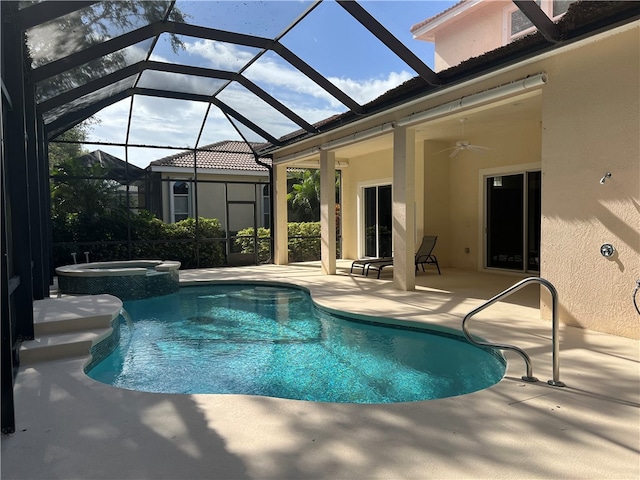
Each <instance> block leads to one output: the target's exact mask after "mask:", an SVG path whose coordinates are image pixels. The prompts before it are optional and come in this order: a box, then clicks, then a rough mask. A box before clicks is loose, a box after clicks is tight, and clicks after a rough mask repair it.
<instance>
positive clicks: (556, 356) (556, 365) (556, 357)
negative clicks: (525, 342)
mask: <svg viewBox="0 0 640 480" xmlns="http://www.w3.org/2000/svg"><path fill="white" fill-rule="evenodd" d="M530 283H538V284H540V285H543V286H544V287H546V288H547V290H549V293H550V294H551V300H552V305H551V319H552V320H551V329H552V338H551V340H552V345H553V379H552V380H548V381H547V383H548V384H549V385H552V386H554V387H564V386H565V384H564V383H563V382H561V381H560V343H559V342H560V340H559V338H558V315H557V313H558V291H557V290H556V288H555V287H554V286H553V284H552V283H551V282H549V281H548V280H546V279H544V278H541V277H528V278H525V279H524V280H521V281H519V282H518V283H516V284H514V285H512V286H511V287H509V288H507V289H506V290H504V291H503V292H500V293H499V294H497V295H496V296H494V297H492V298H490V299H489V300H487V301H486V302H484V303H483V304H482V305H480V306H479V307H477V308H475V309H473V310H471V311H470V312H469V313H467V315H466V316H465V317H464V319H463V320H462V333H463V334H464V336H465V337H466V339H467V340H468V341H469V342H470V343H472V344H474V345H477V346H480V347H490V348H499V349H501V350H513V351H515V352H517V353H518V354H520V355H521V356H522V358H523V359H524V361H525V364H526V366H527V374H526V375H525V376H522V377H521V378H522V380H524V381H525V382H537V381H538V379H537V378H536V377H534V376H533V365H532V363H531V358H530V357H529V355H527V353H526V352H525V351H524V350H522V349H521V348H519V347H516V346H515V345H506V344H500V343H488V342H479V341H477V340H475V339H474V338H473V337H472V336H471V334H469V331H468V329H467V321H468V320H469V319H470V318H471V317H473V316H474V315H475V314H477V313H479V312H481V311H482V310H484V309H485V308H487V307H489V306H491V305H493V304H494V303H496V302H498V301H499V300H502V299H503V298H505V297H508V296H509V295H511V294H512V293H515V292H517V291H518V290H520V289H521V288H523V287H525V286H527V285H529V284H530Z"/></svg>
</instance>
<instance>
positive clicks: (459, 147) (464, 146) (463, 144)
mask: <svg viewBox="0 0 640 480" xmlns="http://www.w3.org/2000/svg"><path fill="white" fill-rule="evenodd" d="M466 122H467V119H466V118H461V119H460V124H461V125H462V137H464V124H465V123H466ZM448 150H452V152H451V153H450V154H449V158H453V157H455V156H457V155H458V154H459V153H460V152H462V151H463V150H471V151H474V152H476V153H479V154H480V155H484V154H485V153H487V151H488V150H490V148H488V147H482V146H480V145H473V144H471V143H469V141H468V140H458V141H457V142H456V146H455V147H452V148H445V149H444V150H440V151H439V152H436V153H434V155H435V154H438V153H442V152H446V151H448Z"/></svg>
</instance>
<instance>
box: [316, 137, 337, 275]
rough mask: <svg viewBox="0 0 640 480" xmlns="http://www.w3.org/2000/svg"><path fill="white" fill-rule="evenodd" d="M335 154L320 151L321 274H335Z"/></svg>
mask: <svg viewBox="0 0 640 480" xmlns="http://www.w3.org/2000/svg"><path fill="white" fill-rule="evenodd" d="M335 159H336V154H335V152H327V151H324V150H322V151H320V237H321V238H320V245H321V250H320V251H321V259H322V274H323V275H335V274H336V161H335Z"/></svg>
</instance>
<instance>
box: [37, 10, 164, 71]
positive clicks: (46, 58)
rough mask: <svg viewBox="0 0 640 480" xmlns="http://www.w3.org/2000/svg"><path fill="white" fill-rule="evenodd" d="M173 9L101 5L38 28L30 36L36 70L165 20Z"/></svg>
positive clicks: (54, 20)
mask: <svg viewBox="0 0 640 480" xmlns="http://www.w3.org/2000/svg"><path fill="white" fill-rule="evenodd" d="M52 3H53V2H52ZM170 5H171V2H169V1H142V2H108V1H105V2H97V3H94V4H92V5H89V6H87V7H84V8H81V9H79V10H76V11H74V12H71V13H68V14H66V15H64V16H62V17H59V18H55V19H53V20H50V21H48V22H45V23H42V24H40V25H36V26H34V27H32V28H30V29H28V30H27V32H26V33H27V45H28V47H29V52H30V54H31V57H32V59H33V67H39V66H42V65H45V64H47V63H50V62H53V61H56V60H60V59H62V58H65V57H68V56H70V55H71V54H74V53H77V52H79V51H82V50H84V49H86V48H88V47H91V46H92V45H97V44H99V43H102V42H104V41H106V40H109V39H112V38H115V37H118V36H120V35H123V34H125V33H128V32H132V31H134V30H136V29H138V28H140V27H142V26H144V25H149V24H151V23H154V22H157V21H159V20H162V19H163V18H164V17H165V16H166V15H167V9H168V8H169V6H170Z"/></svg>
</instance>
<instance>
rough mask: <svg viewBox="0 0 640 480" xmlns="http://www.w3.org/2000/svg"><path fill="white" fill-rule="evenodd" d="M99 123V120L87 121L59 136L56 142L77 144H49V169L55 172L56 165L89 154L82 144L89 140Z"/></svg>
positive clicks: (91, 119)
mask: <svg viewBox="0 0 640 480" xmlns="http://www.w3.org/2000/svg"><path fill="white" fill-rule="evenodd" d="M97 122H98V120H97V119H94V118H90V119H87V120H85V121H84V122H82V123H79V124H78V125H76V126H75V127H73V128H70V129H69V130H67V131H66V132H64V133H62V134H61V135H58V137H57V138H56V140H62V141H64V142H77V143H58V142H49V169H50V170H53V168H54V167H55V166H56V165H59V164H61V163H63V162H65V161H66V160H68V159H73V158H77V157H80V156H82V155H84V154H86V153H89V152H88V150H86V149H84V148H83V147H82V145H81V144H82V142H84V141H85V140H86V139H87V136H88V134H89V131H90V130H91V128H92V126H93V125H94V124H96V123H97Z"/></svg>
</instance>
